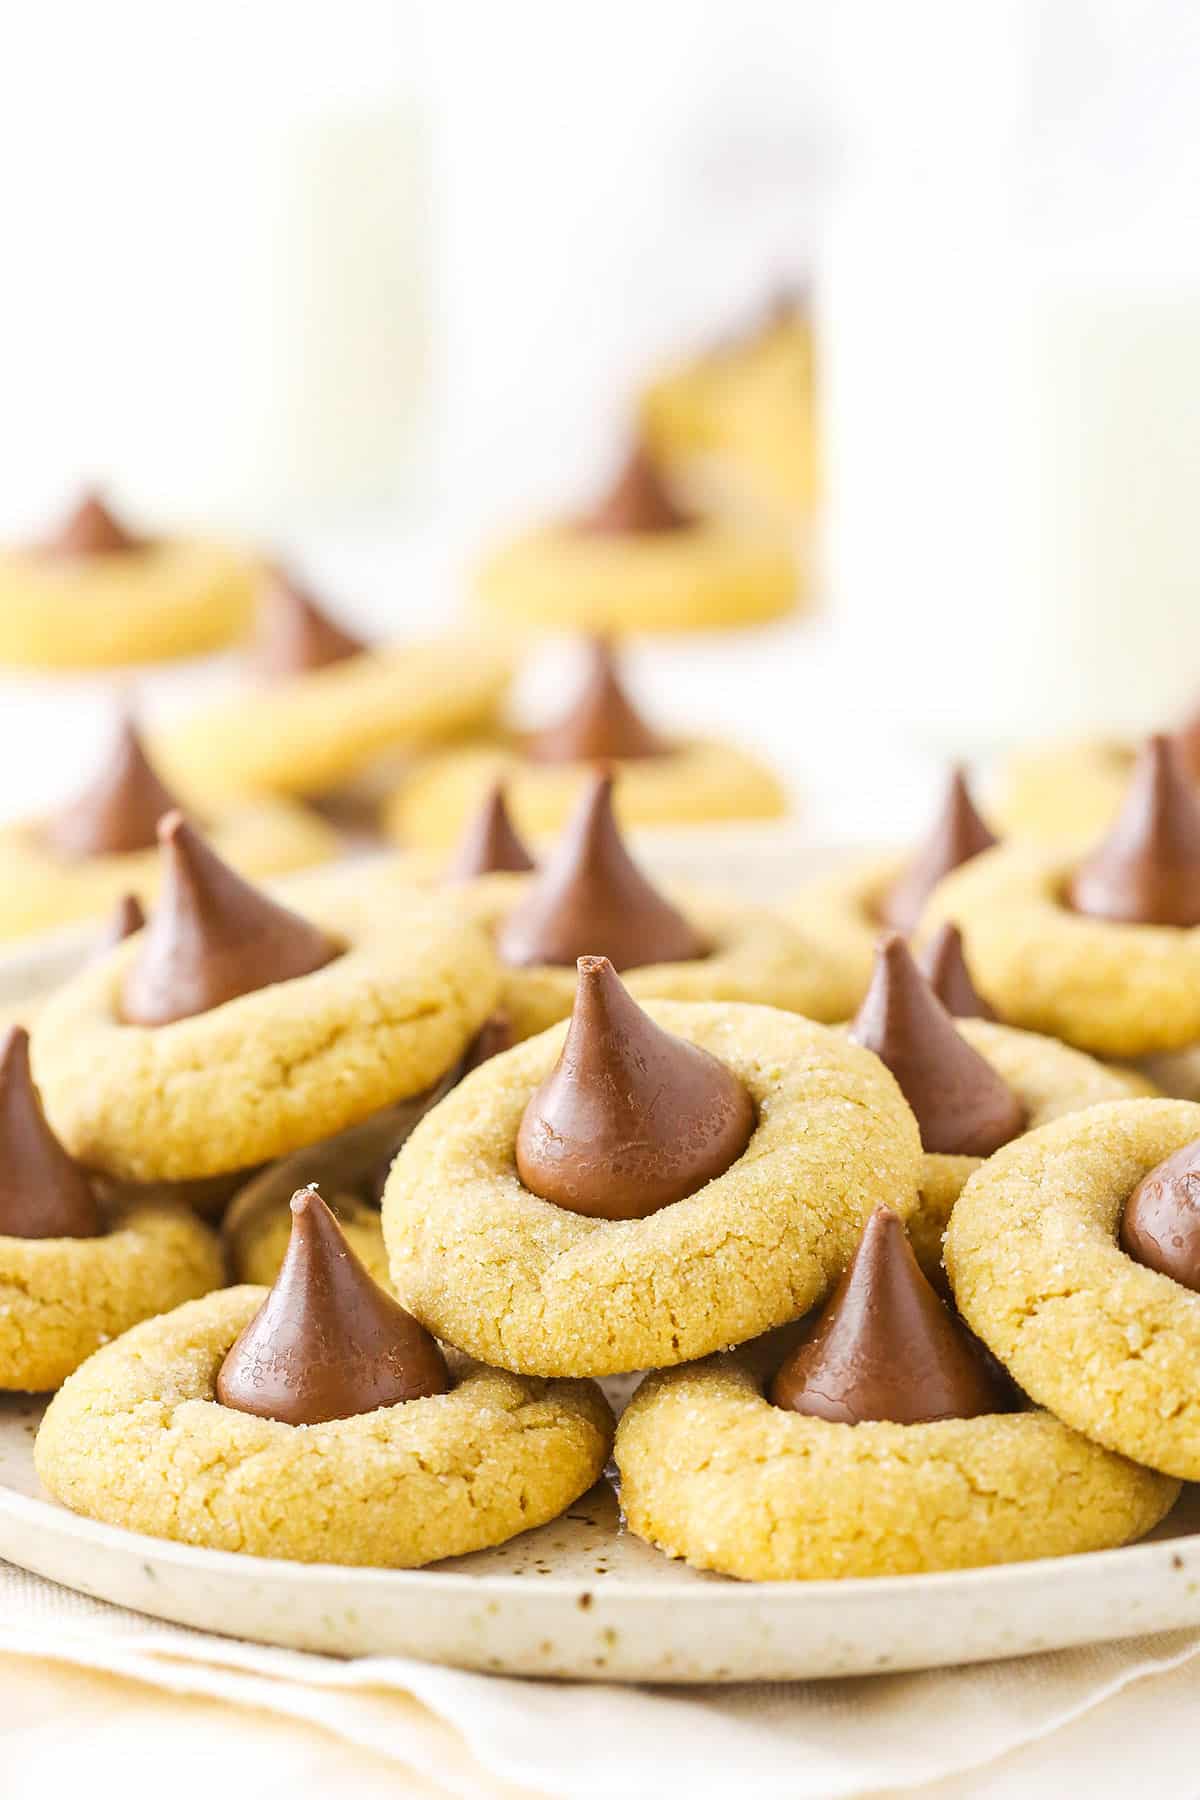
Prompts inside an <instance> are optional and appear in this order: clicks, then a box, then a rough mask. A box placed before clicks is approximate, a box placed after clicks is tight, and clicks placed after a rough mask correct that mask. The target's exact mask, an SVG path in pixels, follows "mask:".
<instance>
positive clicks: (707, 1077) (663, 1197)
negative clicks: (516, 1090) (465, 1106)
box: [517, 956, 755, 1219]
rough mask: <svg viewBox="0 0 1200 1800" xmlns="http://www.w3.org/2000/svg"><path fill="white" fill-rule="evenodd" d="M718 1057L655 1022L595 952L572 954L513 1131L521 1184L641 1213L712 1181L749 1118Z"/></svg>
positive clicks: (589, 1207)
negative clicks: (560, 1036) (550, 1055)
mask: <svg viewBox="0 0 1200 1800" xmlns="http://www.w3.org/2000/svg"><path fill="white" fill-rule="evenodd" d="M754 1119H755V1114H754V1102H753V1101H752V1100H751V1098H750V1096H749V1094H748V1093H747V1092H746V1089H745V1088H744V1087H743V1086H742V1084H741V1082H740V1081H739V1080H738V1079H737V1077H736V1075H734V1074H733V1073H732V1071H731V1070H729V1069H727V1068H726V1067H725V1064H724V1063H721V1062H718V1061H717V1059H716V1057H715V1056H710V1055H709V1053H708V1051H707V1050H701V1049H699V1048H698V1046H697V1045H695V1044H689V1043H685V1042H684V1040H683V1039H682V1038H677V1037H672V1036H671V1034H670V1033H669V1032H666V1031H663V1030H662V1029H661V1027H659V1026H658V1025H655V1024H654V1022H653V1021H652V1020H651V1019H648V1018H647V1016H646V1014H645V1013H644V1012H643V1011H642V1009H641V1007H640V1006H638V1004H637V1003H636V1001H635V1000H633V999H632V998H631V997H630V995H629V994H628V993H627V992H626V990H625V988H624V987H623V986H622V985H621V983H620V981H619V980H618V979H617V976H616V974H615V972H614V970H613V966H612V964H611V963H610V962H609V961H608V959H607V958H606V957H603V956H581V957H580V959H579V985H578V987H577V988H576V990H575V1006H574V1010H573V1011H572V1013H571V1023H570V1025H569V1026H568V1028H567V1037H566V1042H565V1043H564V1045H563V1047H562V1054H561V1056H560V1057H559V1059H558V1061H557V1062H556V1063H555V1065H554V1067H553V1069H552V1070H551V1071H550V1073H549V1075H547V1077H546V1079H545V1081H543V1083H542V1085H541V1087H539V1088H538V1090H537V1092H536V1093H535V1094H534V1095H533V1097H532V1099H531V1100H530V1102H529V1104H528V1106H526V1108H525V1111H524V1114H523V1115H522V1118H521V1125H520V1129H519V1131H518V1132H517V1169H518V1172H519V1173H520V1176H521V1180H522V1181H523V1182H524V1183H525V1186H526V1187H527V1188H528V1189H529V1191H530V1193H531V1194H538V1195H540V1197H541V1198H542V1199H543V1200H551V1201H553V1203H554V1204H555V1206H562V1207H565V1208H566V1209H567V1211H568V1212H577V1213H586V1214H587V1215H588V1216H589V1217H590V1218H594V1219H644V1218H647V1217H648V1216H649V1214H650V1213H654V1212H658V1210H659V1209H660V1207H664V1206H670V1205H672V1203H673V1202H674V1201H676V1200H685V1199H686V1198H687V1196H688V1195H689V1194H694V1193H695V1192H696V1191H697V1189H699V1188H702V1187H704V1185H705V1184H706V1183H707V1182H709V1181H715V1179H716V1178H717V1176H718V1175H723V1174H724V1173H725V1171H726V1169H727V1168H728V1167H729V1166H730V1164H731V1163H734V1162H736V1161H737V1159H738V1157H739V1156H740V1155H741V1154H742V1151H743V1150H744V1149H745V1148H746V1145H747V1144H748V1143H749V1141H750V1134H751V1132H752V1131H753V1130H754Z"/></svg>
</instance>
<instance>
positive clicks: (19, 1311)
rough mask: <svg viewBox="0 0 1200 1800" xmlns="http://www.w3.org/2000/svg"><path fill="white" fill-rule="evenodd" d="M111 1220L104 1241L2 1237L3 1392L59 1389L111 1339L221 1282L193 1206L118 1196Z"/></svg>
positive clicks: (107, 1211) (217, 1259) (214, 1252)
mask: <svg viewBox="0 0 1200 1800" xmlns="http://www.w3.org/2000/svg"><path fill="white" fill-rule="evenodd" d="M104 1216H105V1223H106V1226H107V1229H106V1230H105V1232H104V1233H103V1235H102V1236H100V1237H60V1238H26V1237H5V1236H0V1388H3V1389H7V1390H13V1389H20V1390H25V1391H28V1392H31V1393H41V1392H43V1391H44V1390H46V1389H49V1388H56V1387H58V1386H60V1385H61V1383H62V1382H64V1381H65V1380H66V1378H67V1376H68V1375H69V1374H70V1373H71V1371H72V1370H73V1369H77V1368H78V1367H79V1364H80V1363H81V1362H83V1361H84V1359H85V1358H86V1357H89V1356H90V1355H91V1354H92V1352H93V1351H94V1350H97V1349H98V1348H99V1347H100V1345H101V1344H107V1343H108V1341H109V1339H110V1338H115V1337H119V1336H120V1334H121V1333H122V1332H124V1331H128V1329H129V1328H130V1326H131V1325H136V1324H137V1323H138V1322H139V1321H140V1320H142V1319H146V1318H149V1317H150V1316H151V1315H152V1314H154V1313H158V1312H163V1311H165V1310H167V1309H168V1308H169V1307H172V1306H178V1305H179V1304H180V1303H181V1302H182V1301H184V1300H192V1299H195V1298H196V1297H197V1296H198V1295H200V1294H206V1293H208V1291H209V1290H210V1289H211V1288H215V1287H220V1285H221V1283H222V1282H223V1281H224V1279H225V1268H224V1263H223V1261H222V1257H221V1252H220V1248H219V1246H218V1244H217V1240H216V1238H215V1237H214V1236H213V1234H212V1232H211V1231H209V1230H208V1229H207V1227H206V1226H204V1225H202V1224H201V1223H200V1221H199V1220H198V1219H196V1218H195V1217H194V1216H193V1214H192V1213H191V1212H190V1211H189V1210H188V1209H187V1207H185V1206H181V1205H178V1204H174V1205H173V1204H171V1203H169V1202H166V1201H147V1200H129V1199H122V1198H119V1197H118V1198H114V1199H113V1200H112V1201H110V1202H109V1203H107V1204H106V1206H105V1208H104Z"/></svg>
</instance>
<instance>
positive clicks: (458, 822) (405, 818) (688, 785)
mask: <svg viewBox="0 0 1200 1800" xmlns="http://www.w3.org/2000/svg"><path fill="white" fill-rule="evenodd" d="M613 766H614V768H615V769H616V771H617V773H618V776H619V779H618V782H617V787H616V811H617V816H618V818H619V819H620V821H621V823H622V825H624V826H626V827H629V826H652V825H691V824H708V823H711V822H713V821H716V820H727V819H774V818H778V817H779V816H780V815H781V814H782V813H783V812H785V811H786V810H787V798H786V795H785V793H784V790H783V788H782V786H781V784H780V782H779V780H778V778H777V776H776V775H775V774H774V772H773V770H771V769H770V768H768V767H767V765H766V764H765V763H763V762H760V761H759V759H758V758H757V757H754V756H751V755H750V754H749V753H748V752H746V751H745V750H741V749H739V748H738V747H737V746H736V745H734V744H724V743H720V742H718V741H716V740H707V739H694V740H691V741H689V742H686V743H680V744H678V745H676V746H674V747H673V748H672V749H671V750H670V751H669V752H668V753H667V754H666V755H663V756H648V757H640V758H636V759H624V760H620V761H618V762H616V763H615V764H614V765H613ZM585 774H586V765H584V764H581V763H539V762H530V761H528V760H527V759H526V758H524V757H523V756H522V755H521V754H520V751H519V749H517V748H515V747H514V748H512V749H507V748H505V747H504V746H502V745H497V746H492V747H488V746H473V747H472V746H468V747H465V748H463V749H461V750H447V751H444V752H442V753H441V754H439V755H436V756H432V757H428V758H426V759H424V760H423V761H421V762H420V763H418V764H416V766H415V767H414V768H413V770H412V772H411V774H409V775H408V776H407V777H406V778H405V780H404V782H403V785H402V786H401V787H400V788H399V790H398V791H397V793H396V794H395V795H394V797H393V798H392V800H391V801H390V802H389V804H388V806H387V808H386V810H385V815H384V820H385V825H386V828H387V830H388V831H389V832H390V834H391V835H392V837H394V838H395V839H396V840H397V842H399V843H402V844H406V845H412V846H413V847H415V848H424V847H431V848H434V849H443V848H447V847H448V846H449V845H451V844H453V843H454V842H455V840H456V839H457V838H458V837H459V836H460V835H461V833H462V831H463V829H464V827H465V825H466V823H467V821H468V820H469V819H470V818H471V816H472V815H473V813H474V812H475V811H476V809H477V808H478V807H479V805H480V804H481V802H482V801H483V799H484V797H485V795H486V794H487V791H488V789H489V787H491V785H492V783H493V782H495V781H502V782H503V783H504V788H505V794H506V797H507V800H508V805H509V808H510V810H511V812H512V815H513V819H514V821H515V823H516V826H517V828H518V830H519V831H521V832H522V833H523V834H525V835H527V836H529V837H544V836H548V835H550V834H552V833H554V832H557V831H559V830H561V828H562V826H563V825H564V824H565V823H566V821H567V818H568V816H569V814H570V812H571V809H572V807H573V806H574V805H575V802H576V800H577V799H578V796H579V788H580V783H581V781H582V780H583V778H584V776H585Z"/></svg>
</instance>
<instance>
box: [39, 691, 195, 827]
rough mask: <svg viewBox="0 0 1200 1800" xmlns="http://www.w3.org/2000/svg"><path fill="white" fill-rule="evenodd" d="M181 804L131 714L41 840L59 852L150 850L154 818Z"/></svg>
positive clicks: (154, 824) (160, 816)
mask: <svg viewBox="0 0 1200 1800" xmlns="http://www.w3.org/2000/svg"><path fill="white" fill-rule="evenodd" d="M178 805H179V802H178V800H176V798H175V796H174V794H172V793H170V792H169V791H168V789H166V788H165V787H164V786H163V784H162V782H161V781H160V780H159V778H158V776H157V775H156V774H155V773H154V770H153V769H152V768H151V766H150V763H149V760H148V758H147V756H146V752H145V749H144V747H143V744H142V740H141V738H140V737H139V736H138V733H137V731H136V729H135V727H134V725H133V723H132V721H131V720H129V719H122V720H121V723H120V725H119V726H118V727H117V736H116V741H115V743H114V744H113V747H112V749H111V750H110V751H109V754H108V757H107V759H106V761H105V763H104V764H103V766H102V768H101V770H100V773H99V775H97V777H96V779H95V780H94V781H93V782H91V783H90V785H89V786H88V787H86V788H85V789H84V791H83V793H82V794H80V795H79V797H78V798H77V799H75V800H73V801H72V802H71V804H70V805H69V806H67V807H64V808H63V810H62V812H60V813H58V814H57V815H56V816H55V817H54V818H53V819H50V820H48V821H47V823H46V824H45V825H44V826H43V828H42V838H43V841H44V842H45V843H46V844H47V845H48V847H49V848H50V849H51V850H54V851H56V852H57V854H58V855H59V856H70V857H87V856H124V855H127V854H129V853H130V852H132V851H135V850H149V849H150V848H151V847H152V846H153V844H154V843H155V841H156V838H157V834H158V821H159V820H160V819H161V818H162V817H163V815H164V814H165V813H169V812H171V811H173V810H174V808H175V807H177V806H178Z"/></svg>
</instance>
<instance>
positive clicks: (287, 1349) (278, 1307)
mask: <svg viewBox="0 0 1200 1800" xmlns="http://www.w3.org/2000/svg"><path fill="white" fill-rule="evenodd" d="M291 1209H292V1234H291V1238H290V1240H289V1243H288V1247H287V1253H286V1255H285V1257H284V1260H283V1266H282V1268H281V1269H280V1271H279V1274H278V1275H277V1276H276V1278H275V1283H274V1286H273V1287H272V1288H271V1290H270V1292H269V1293H268V1294H267V1297H266V1299H265V1300H264V1301H263V1304H262V1306H261V1307H260V1308H259V1310H258V1312H256V1313H255V1315H254V1317H253V1318H252V1319H251V1320H250V1322H249V1324H248V1325H247V1326H246V1328H245V1330H244V1331H243V1332H242V1333H241V1335H240V1337H239V1338H238V1339H237V1341H236V1343H235V1344H234V1345H233V1347H232V1349H231V1350H230V1351H229V1354H228V1355H227V1356H226V1358H225V1360H224V1362H223V1363H222V1364H221V1368H220V1371H219V1372H218V1375H217V1382H216V1393H217V1399H218V1400H219V1401H220V1402H221V1404H222V1405H223V1406H229V1407H232V1408H234V1409H235V1410H236V1411H238V1412H248V1413H254V1414H256V1415H257V1416H258V1417H259V1418H266V1419H278V1420H280V1421H281V1422H282V1423H283V1424H285V1425H322V1424H325V1423H326V1422H327V1421H329V1420H331V1419H350V1418H354V1417H356V1416H357V1415H358V1414H359V1413H367V1412H375V1411H376V1410H377V1409H378V1408H380V1407H383V1406H397V1405H400V1404H401V1403H402V1402H404V1401H407V1400H419V1399H423V1398H427V1397H428V1396H430V1395H433V1394H443V1393H445V1391H446V1389H447V1388H448V1386H449V1385H450V1383H449V1376H448V1374H447V1371H446V1364H445V1360H444V1358H443V1356H442V1353H441V1350H440V1349H439V1348H438V1345H437V1343H436V1341H435V1340H434V1339H433V1338H432V1337H431V1336H430V1334H429V1333H428V1332H427V1331H426V1330H425V1328H424V1327H423V1326H422V1325H420V1324H418V1322H417V1320H416V1319H414V1318H413V1317H412V1315H411V1314H410V1313H407V1312H405V1310H404V1308H403V1307H402V1306H400V1305H399V1304H398V1302H397V1301H395V1300H393V1299H392V1297H391V1296H390V1295H389V1294H386V1293H384V1291H383V1289H382V1288H381V1287H379V1286H378V1285H377V1283H376V1282H374V1281H373V1280H372V1279H371V1277H370V1275H369V1274H368V1273H367V1271H366V1269H365V1268H364V1267H363V1265H362V1263H361V1262H360V1261H359V1259H358V1257H357V1256H356V1255H355V1254H354V1252H353V1250H352V1249H351V1248H350V1246H349V1244H348V1243H347V1242H346V1239H345V1236H344V1235H343V1232H342V1228H341V1226H340V1225H339V1224H338V1222H337V1220H336V1219H335V1218H334V1216H333V1214H332V1213H331V1212H330V1210H329V1208H328V1207H327V1206H326V1204H325V1202H324V1201H323V1200H322V1199H321V1196H320V1194H319V1193H318V1191H317V1189H316V1188H315V1187H307V1188H301V1189H300V1190H299V1191H298V1192H297V1193H295V1194H294V1195H293V1196H292V1200H291Z"/></svg>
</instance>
